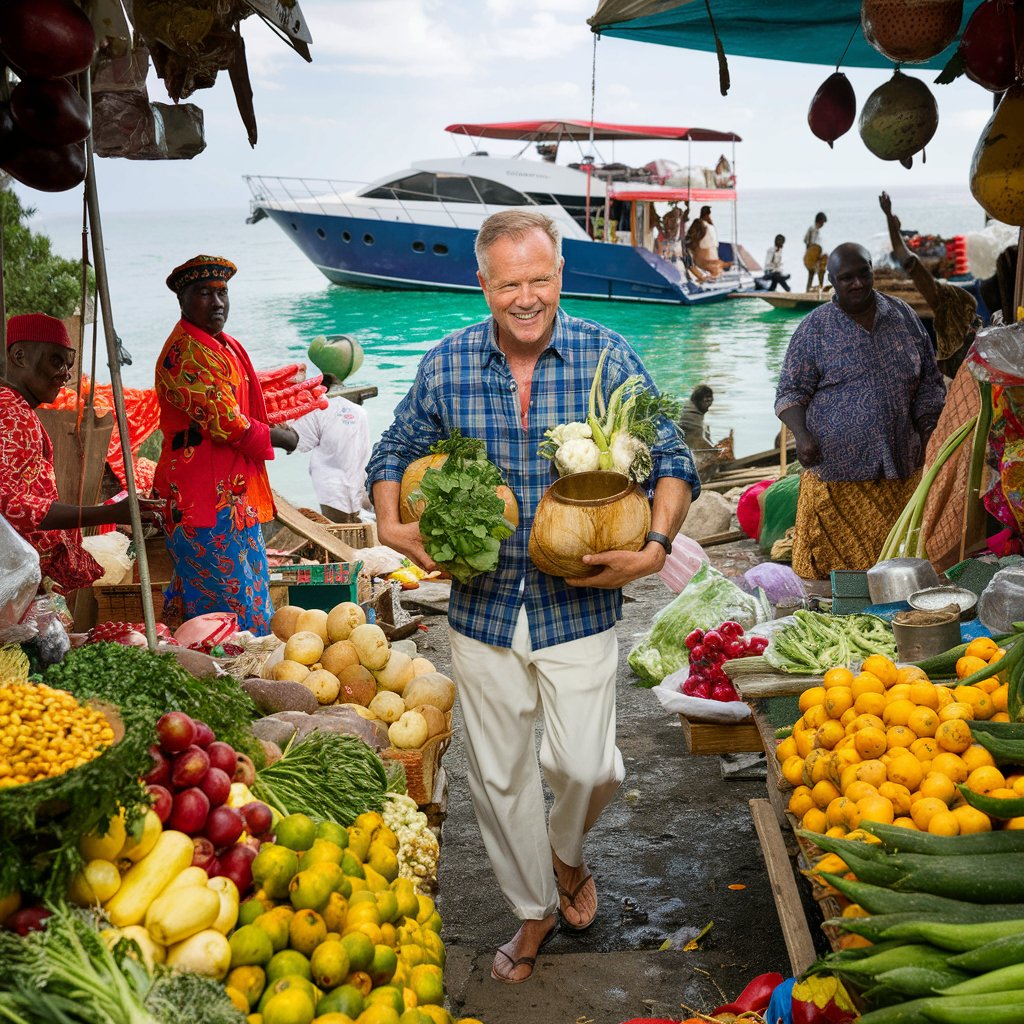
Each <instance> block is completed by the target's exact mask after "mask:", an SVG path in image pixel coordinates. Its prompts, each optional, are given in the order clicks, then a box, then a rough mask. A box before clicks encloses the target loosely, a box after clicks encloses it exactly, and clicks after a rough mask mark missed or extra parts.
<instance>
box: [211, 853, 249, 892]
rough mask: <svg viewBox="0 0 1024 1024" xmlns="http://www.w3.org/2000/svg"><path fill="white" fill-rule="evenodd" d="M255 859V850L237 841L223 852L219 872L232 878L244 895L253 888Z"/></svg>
mask: <svg viewBox="0 0 1024 1024" xmlns="http://www.w3.org/2000/svg"><path fill="white" fill-rule="evenodd" d="M255 859H256V851H255V850H253V849H251V848H250V847H248V846H244V845H242V844H241V843H236V844H235V845H234V846H232V847H231V848H230V849H227V850H225V851H224V852H223V853H222V854H221V856H220V867H219V868H218V872H217V873H218V874H220V875H223V876H224V877H225V878H230V879H231V881H232V882H234V883H235V885H236V886H238V893H239V895H240V896H242V897H244V896H245V894H246V893H247V892H248V891H249V890H250V889H251V888H252V862H253V861H254V860H255Z"/></svg>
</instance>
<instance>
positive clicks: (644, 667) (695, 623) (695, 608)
mask: <svg viewBox="0 0 1024 1024" xmlns="http://www.w3.org/2000/svg"><path fill="white" fill-rule="evenodd" d="M769 615H770V608H769V606H768V603H767V601H766V600H765V598H764V595H763V594H762V593H760V592H759V593H758V594H757V596H754V595H752V594H745V593H744V592H743V591H742V590H740V588H739V587H737V586H736V584H735V583H732V582H730V581H729V580H727V579H726V578H725V577H724V576H723V575H722V574H721V573H720V572H719V571H718V570H717V569H712V568H711V566H710V565H708V564H706V563H705V564H704V565H702V566H701V567H700V569H698V570H697V572H696V573H695V574H694V576H693V578H692V579H691V580H690V582H689V583H687V584H686V586H685V587H684V588H683V590H682V593H680V594H679V595H678V596H677V597H676V598H675V599H674V600H673V601H672V602H671V603H670V604H667V605H666V606H665V607H664V608H662V609H661V611H660V612H658V614H657V615H655V616H654V621H653V623H652V624H651V629H650V632H649V633H647V634H646V635H645V636H644V637H643V639H642V640H640V641H639V642H638V643H637V644H635V645H634V647H633V649H632V650H631V651H630V652H629V659H628V660H629V667H630V668H631V669H632V670H633V671H634V672H635V673H636V674H637V675H638V676H639V677H640V680H641V684H642V685H643V686H657V685H658V683H660V682H661V681H662V679H664V678H665V676H667V675H671V674H672V673H673V672H677V671H679V669H681V668H684V667H685V666H686V665H688V664H689V660H690V659H689V653H690V652H689V651H688V650H687V648H686V642H685V641H686V636H687V634H688V633H691V632H692V631H693V630H695V629H704V630H707V629H715V628H717V627H718V626H720V625H721V624H722V623H723V622H726V621H727V620H729V619H732V620H733V621H735V622H738V623H739V624H740V625H741V626H742V627H743V628H744V629H750V627H751V626H753V625H755V624H756V623H758V622H763V621H764V620H765V619H767V618H768V617H769Z"/></svg>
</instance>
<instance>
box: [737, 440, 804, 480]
mask: <svg viewBox="0 0 1024 1024" xmlns="http://www.w3.org/2000/svg"><path fill="white" fill-rule="evenodd" d="M786 447H787V448H788V449H789V451H791V452H793V453H794V454H796V442H795V441H794V440H793V439H792V438H790V439H789V442H788V444H787V445H786ZM778 461H779V449H778V448H769V449H768V450H767V451H764V452H754V454H753V455H743V456H741V457H740V458H738V459H730V460H729V461H728V462H722V463H719V467H720V468H721V469H722V470H723V471H724V472H726V473H731V472H732V471H733V470H736V469H745V468H746V467H748V466H758V465H761V464H762V463H773V462H778Z"/></svg>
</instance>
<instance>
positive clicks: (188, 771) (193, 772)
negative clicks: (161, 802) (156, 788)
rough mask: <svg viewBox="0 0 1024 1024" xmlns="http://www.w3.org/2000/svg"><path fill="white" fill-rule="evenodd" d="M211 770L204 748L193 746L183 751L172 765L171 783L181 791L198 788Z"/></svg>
mask: <svg viewBox="0 0 1024 1024" xmlns="http://www.w3.org/2000/svg"><path fill="white" fill-rule="evenodd" d="M209 770H210V759H209V757H207V756H206V751H205V750H203V749H202V747H197V746H191V747H189V748H188V750H183V751H182V752H181V753H180V754H178V756H177V757H176V758H175V759H174V763H173V764H172V765H171V783H172V784H173V785H174V786H177V787H178V788H179V789H184V788H186V787H187V786H198V785H199V783H200V782H202V781H203V776H204V775H205V774H206V773H207V772H208V771H209Z"/></svg>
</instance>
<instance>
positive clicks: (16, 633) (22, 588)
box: [0, 516, 42, 644]
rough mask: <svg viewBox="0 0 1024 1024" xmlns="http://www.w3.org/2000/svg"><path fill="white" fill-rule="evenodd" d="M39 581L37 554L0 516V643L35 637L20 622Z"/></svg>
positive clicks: (37, 588) (36, 590)
mask: <svg viewBox="0 0 1024 1024" xmlns="http://www.w3.org/2000/svg"><path fill="white" fill-rule="evenodd" d="M41 580H42V573H40V571H39V553H38V552H37V551H36V549H35V548H34V547H32V545H31V544H29V542H28V541H27V540H25V538H24V537H22V536H21V534H20V533H18V531H17V530H15V529H14V527H13V526H11V524H10V523H9V522H7V520H6V519H5V518H4V517H3V516H0V643H5V644H9V643H20V642H22V641H23V640H27V639H29V638H30V637H32V636H35V634H36V629H35V628H34V627H29V626H24V625H21V620H22V618H23V616H24V615H25V612H26V610H27V609H28V606H29V605H30V604H31V603H32V598H34V597H35V596H36V593H37V592H38V590H39V583H40V581H41Z"/></svg>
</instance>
